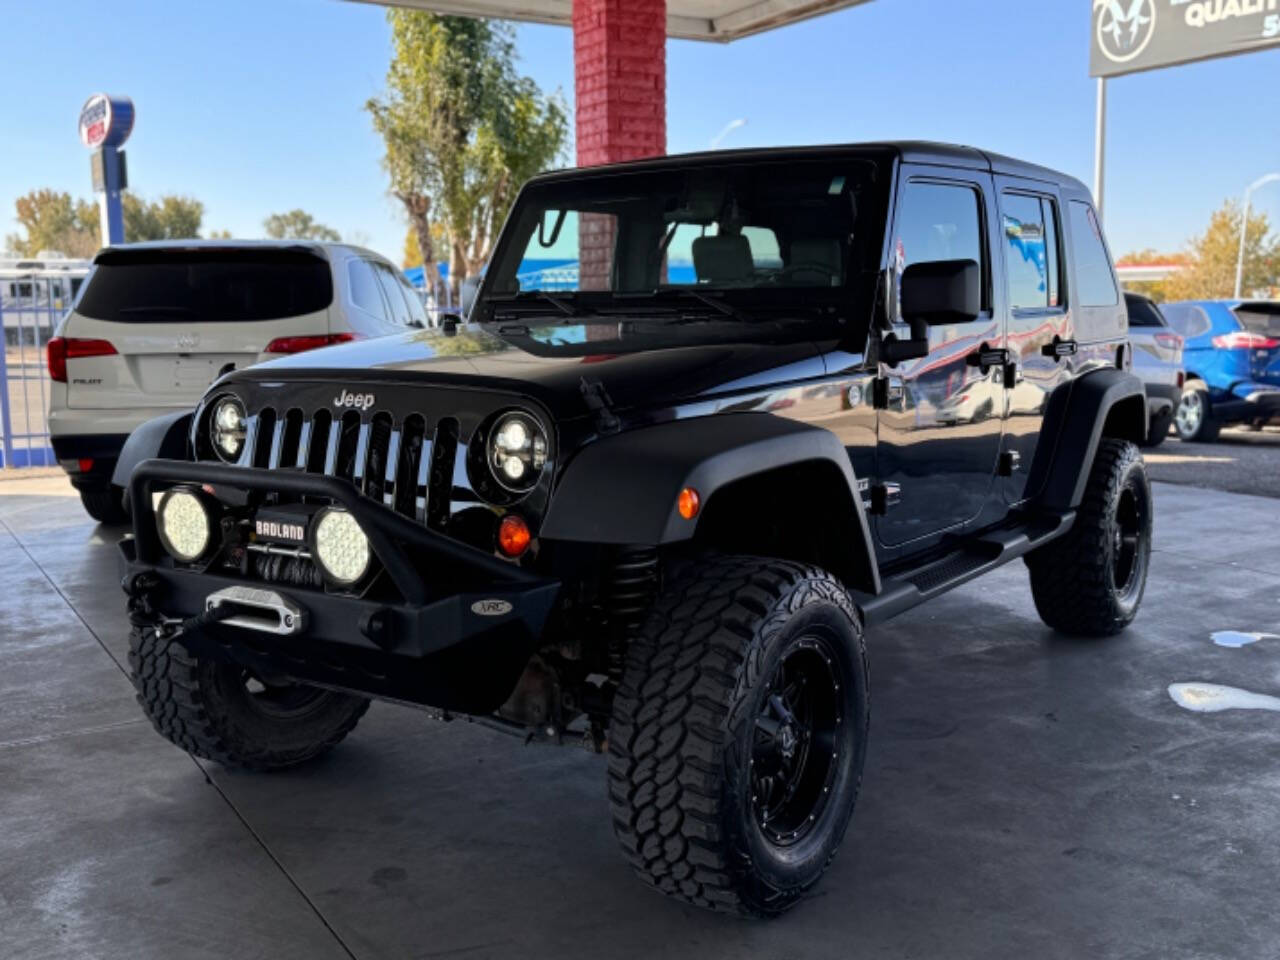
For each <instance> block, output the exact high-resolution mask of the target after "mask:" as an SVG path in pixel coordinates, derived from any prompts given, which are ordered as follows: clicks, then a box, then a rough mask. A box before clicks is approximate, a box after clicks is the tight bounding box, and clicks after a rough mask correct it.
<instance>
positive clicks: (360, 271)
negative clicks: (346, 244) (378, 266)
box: [347, 260, 386, 317]
mask: <svg viewBox="0 0 1280 960" xmlns="http://www.w3.org/2000/svg"><path fill="white" fill-rule="evenodd" d="M347 277H348V279H349V280H350V283H351V302H352V303H354V304H355V305H356V306H357V307H359V308H360V309H361V310H364V311H365V312H366V313H371V314H373V315H374V316H375V317H382V316H384V315H385V314H386V308H385V307H384V306H383V303H382V294H381V293H379V292H378V278H377V277H375V276H374V275H373V267H372V266H370V265H369V261H367V260H351V261H349V262H348V263H347Z"/></svg>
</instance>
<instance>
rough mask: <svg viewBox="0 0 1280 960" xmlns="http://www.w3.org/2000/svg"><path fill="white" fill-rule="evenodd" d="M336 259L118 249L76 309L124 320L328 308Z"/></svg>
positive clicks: (243, 316) (225, 318) (273, 315)
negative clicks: (331, 264)
mask: <svg viewBox="0 0 1280 960" xmlns="http://www.w3.org/2000/svg"><path fill="white" fill-rule="evenodd" d="M332 300H333V281H332V279H331V277H330V275H329V264H328V262H327V261H325V260H323V259H321V258H320V257H318V256H316V255H315V254H313V253H310V252H307V251H305V250H279V249H275V250H273V249H239V250H237V249H203V250H202V249H195V250H191V249H188V250H156V249H135V250H128V249H124V250H112V251H108V252H105V253H103V254H101V255H100V256H99V257H98V260H97V264H96V266H95V268H94V271H93V276H92V278H91V279H90V280H89V283H88V284H87V285H86V286H85V288H84V293H83V296H81V298H80V302H79V303H78V304H77V305H76V311H77V312H78V313H80V314H82V315H83V316H86V317H93V318H94V319H96V320H113V321H116V322H119V323H169V322H174V321H183V322H185V321H196V322H199V323H209V322H218V323H238V322H242V321H250V320H278V319H283V318H285V317H296V316H301V315H302V314H304V313H316V312H317V311H320V310H324V309H326V308H327V307H328V306H329V304H330V303H331V302H332Z"/></svg>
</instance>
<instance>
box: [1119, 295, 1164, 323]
mask: <svg viewBox="0 0 1280 960" xmlns="http://www.w3.org/2000/svg"><path fill="white" fill-rule="evenodd" d="M1124 305H1125V309H1126V310H1127V311H1128V312H1129V326H1131V327H1163V326H1164V320H1162V319H1161V318H1160V314H1159V312H1158V311H1157V310H1156V308H1155V307H1154V306H1152V304H1151V301H1149V300H1144V299H1143V298H1142V297H1130V296H1127V295H1126V296H1125V298H1124Z"/></svg>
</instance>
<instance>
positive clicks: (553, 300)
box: [485, 290, 578, 317]
mask: <svg viewBox="0 0 1280 960" xmlns="http://www.w3.org/2000/svg"><path fill="white" fill-rule="evenodd" d="M485 299H486V300H491V301H493V302H494V303H503V304H513V303H527V302H528V301H530V300H542V301H545V302H546V303H549V304H551V305H552V306H553V307H555V308H556V309H557V310H559V311H560V312H561V313H563V314H564V315H565V316H566V317H576V316H577V315H578V308H577V307H576V306H574V305H573V304H572V303H571V302H570V301H569V300H567V299H566V298H565V297H563V296H556V295H554V294H551V293H547V292H546V291H545V290H522V291H521V292H520V293H500V294H491V295H490V296H488V297H486V298H485Z"/></svg>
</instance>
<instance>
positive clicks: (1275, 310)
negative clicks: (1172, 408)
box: [1161, 300, 1280, 442]
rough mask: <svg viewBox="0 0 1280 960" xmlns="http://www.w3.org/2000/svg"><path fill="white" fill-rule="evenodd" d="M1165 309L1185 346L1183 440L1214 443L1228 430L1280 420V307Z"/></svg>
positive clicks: (1203, 303) (1192, 303) (1192, 304)
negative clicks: (1229, 427) (1236, 425)
mask: <svg viewBox="0 0 1280 960" xmlns="http://www.w3.org/2000/svg"><path fill="white" fill-rule="evenodd" d="M1161 309H1162V310H1163V311H1164V315H1165V317H1166V318H1167V319H1168V321H1169V326H1171V327H1173V329H1174V330H1176V331H1177V332H1178V333H1180V334H1181V335H1182V338H1183V341H1184V347H1183V353H1182V358H1183V363H1184V364H1185V366H1186V368H1187V382H1186V388H1185V389H1184V390H1183V392H1182V399H1181V401H1180V402H1179V404H1178V409H1177V412H1176V414H1175V415H1174V419H1173V425H1174V428H1175V429H1176V430H1177V431H1178V436H1179V437H1181V438H1182V439H1183V440H1199V441H1202V442H1209V441H1213V440H1216V439H1217V437H1218V431H1219V430H1220V429H1221V428H1222V427H1223V426H1224V425H1226V424H1231V423H1249V424H1253V425H1255V426H1261V425H1264V424H1266V423H1267V422H1269V421H1271V420H1272V419H1280V301H1266V300H1262V301H1258V300H1243V301H1241V300H1187V301H1183V302H1181V303H1166V304H1163V305H1162V307H1161Z"/></svg>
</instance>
